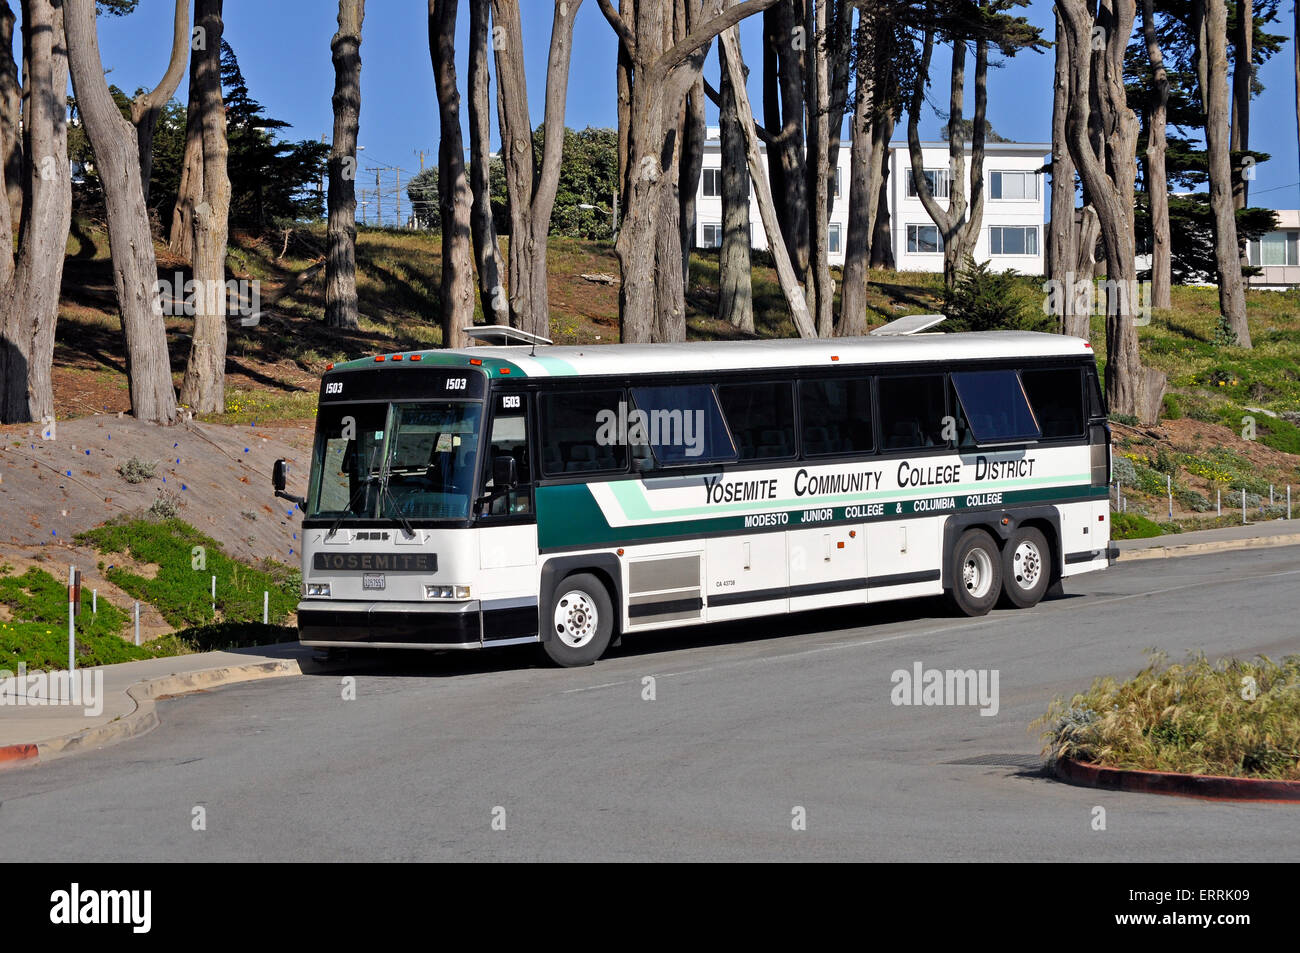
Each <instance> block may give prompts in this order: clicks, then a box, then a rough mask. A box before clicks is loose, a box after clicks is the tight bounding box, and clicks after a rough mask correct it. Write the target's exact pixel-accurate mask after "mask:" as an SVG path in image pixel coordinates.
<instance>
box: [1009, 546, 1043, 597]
mask: <svg viewBox="0 0 1300 953" xmlns="http://www.w3.org/2000/svg"><path fill="white" fill-rule="evenodd" d="M1011 565H1012V568H1013V570H1014V578H1015V580H1016V585H1017V586H1019V587H1020V588H1021V589H1033V588H1034V586H1036V585H1038V580H1039V579H1041V578H1042V576H1043V554H1042V553H1040V552H1039V551H1038V547H1037V546H1036V545H1034V543H1033V542H1031V541H1030V540H1027V539H1026V540H1022V541H1021V543H1020V545H1019V546H1017V547H1016V551H1015V552H1014V553H1012V554H1011Z"/></svg>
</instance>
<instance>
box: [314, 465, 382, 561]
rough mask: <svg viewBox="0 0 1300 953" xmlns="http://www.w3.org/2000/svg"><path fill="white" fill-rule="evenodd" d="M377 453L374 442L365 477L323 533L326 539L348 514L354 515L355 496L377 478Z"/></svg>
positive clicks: (331, 535) (358, 495)
mask: <svg viewBox="0 0 1300 953" xmlns="http://www.w3.org/2000/svg"><path fill="white" fill-rule="evenodd" d="M377 453H379V445H378V444H375V447H374V449H372V450H371V451H370V465H369V466H368V467H366V478H365V479H364V480H362V481H361V482H360V483H359V484H358V485H357V488H356V490H355V491H354V492H353V494H352V499H350V500H348V508H347V509H345V510H344V511H343V512H342V513H340V514H339V517H338V519H336V520H335V521H334V522H333V524H331V526H330V528H329V532H328V533H326V534H325V538H326V539H331V538H332V537H333V536H334V534H335V533H337V532H338V529H339V526H341V525H342V524H343V521H344V520H345V519H347V518H348V516H350V515H351V516H355V515H356V513H354V512H353V508H354V507H355V506H356V505H357V498H358V497H360V496H361V493H362V492H363V491H364V490H366V489H367V488H368V487H369V486H370V484H372V483H374V482H375V480H376V479H378V475H377V474H376V473H375V455H376V454H377Z"/></svg>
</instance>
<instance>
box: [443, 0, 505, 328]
mask: <svg viewBox="0 0 1300 953" xmlns="http://www.w3.org/2000/svg"><path fill="white" fill-rule="evenodd" d="M456 3H457V0H429V55H430V58H431V59H432V61H433V77H434V87H435V89H436V91H437V96H438V123H439V129H440V131H441V138H440V139H439V141H438V199H439V204H440V206H441V210H442V286H441V288H440V289H439V290H440V298H441V301H442V304H441V309H440V323H441V325H442V346H443V347H447V348H455V347H462V346H463V345H464V344H465V342H466V337H465V330H464V329H465V328H466V327H468V326H470V325H472V324H473V323H474V263H473V258H472V255H471V253H470V213H471V210H472V207H473V204H474V199H473V195H472V193H471V191H470V187H469V177H468V176H467V175H466V172H465V147H464V140H463V139H462V137H461V131H460V91H459V89H458V88H457V85H456ZM510 244H511V247H512V248H513V246H514V241H511V243H510Z"/></svg>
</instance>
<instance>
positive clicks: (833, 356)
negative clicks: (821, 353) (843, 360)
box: [831, 354, 840, 361]
mask: <svg viewBox="0 0 1300 953" xmlns="http://www.w3.org/2000/svg"><path fill="white" fill-rule="evenodd" d="M839 359H840V356H839V355H838V354H832V355H831V360H832V361H838V360H839Z"/></svg>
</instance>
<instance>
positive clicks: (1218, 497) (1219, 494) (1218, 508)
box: [1214, 488, 1223, 516]
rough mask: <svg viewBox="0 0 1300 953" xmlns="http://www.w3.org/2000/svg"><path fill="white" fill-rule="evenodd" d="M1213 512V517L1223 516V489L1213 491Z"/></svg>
mask: <svg viewBox="0 0 1300 953" xmlns="http://www.w3.org/2000/svg"><path fill="white" fill-rule="evenodd" d="M1214 511H1215V515H1217V516H1222V515H1223V489H1222V488H1219V489H1216V490H1215V491H1214Z"/></svg>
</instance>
